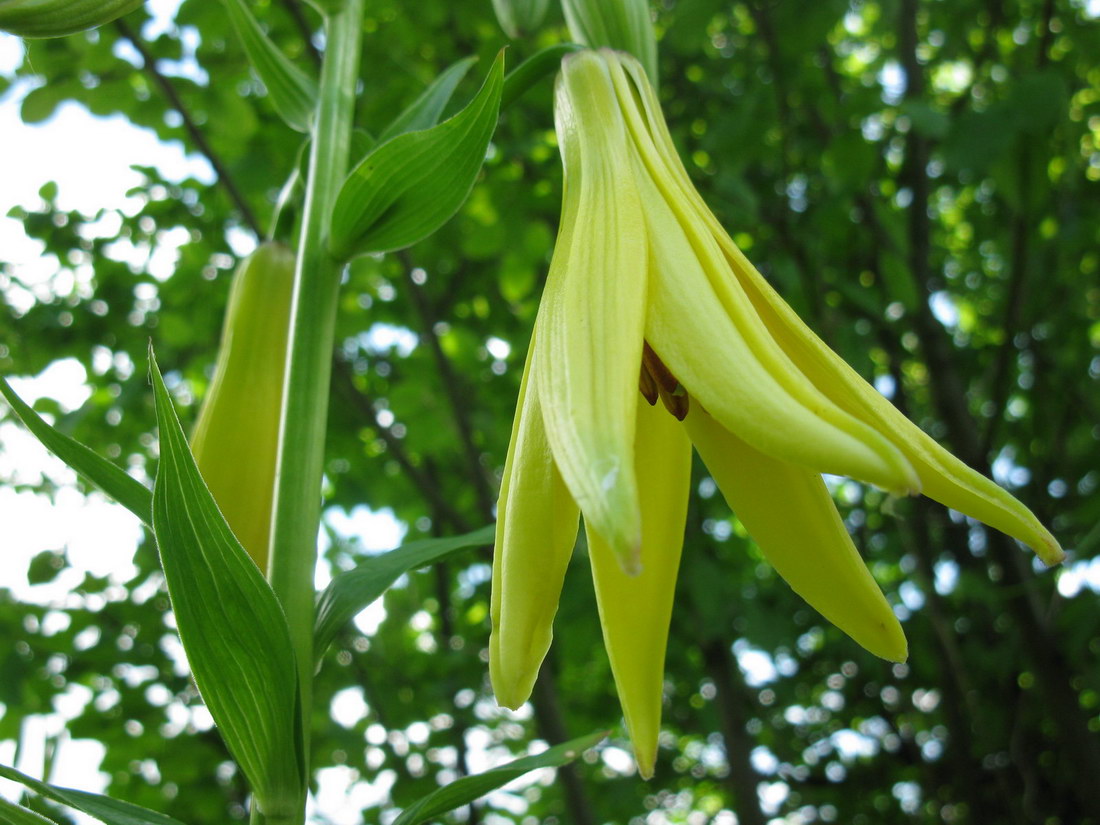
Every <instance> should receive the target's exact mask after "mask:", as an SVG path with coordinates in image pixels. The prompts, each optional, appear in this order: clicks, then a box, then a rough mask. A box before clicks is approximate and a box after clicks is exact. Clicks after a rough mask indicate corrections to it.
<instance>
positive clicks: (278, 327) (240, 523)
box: [191, 243, 294, 570]
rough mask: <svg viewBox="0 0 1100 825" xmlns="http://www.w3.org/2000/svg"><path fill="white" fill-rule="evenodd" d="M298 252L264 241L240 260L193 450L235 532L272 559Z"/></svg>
mask: <svg viewBox="0 0 1100 825" xmlns="http://www.w3.org/2000/svg"><path fill="white" fill-rule="evenodd" d="M293 286H294V253H293V252H291V251H290V249H288V248H287V247H285V246H283V245H282V244H278V243H265V244H262V245H261V246H260V247H259V248H258V249H257V250H256V251H255V252H253V253H252V254H251V255H249V256H248V258H246V259H245V260H244V261H243V262H242V263H241V265H240V266H239V267H238V268H237V272H236V274H235V275H234V281H233V286H232V290H231V291H230V294H229V307H228V309H227V310H226V315H225V326H224V327H223V329H222V340H221V348H220V349H219V351H218V360H217V364H216V366H215V369H214V381H213V383H212V384H211V386H210V389H209V391H208V392H207V394H206V398H205V400H204V401H203V405H202V410H201V411H200V412H199V420H198V422H197V423H196V425H195V431H194V434H193V435H192V438H191V452H192V453H194V456H195V461H196V463H197V464H198V466H199V472H200V473H202V477H203V480H204V481H205V482H206V485H207V486H208V487H209V488H210V492H211V493H212V494H213V495H214V500H215V501H216V502H217V504H218V507H219V509H221V511H222V515H224V516H225V519H226V521H228V522H229V526H230V528H232V530H233V534H234V535H235V536H236V537H237V540H238V541H239V542H240V543H241V546H243V547H244V549H245V550H247V551H248V554H249V555H250V556H251V557H252V560H253V561H255V562H256V565H257V566H258V567H259V568H260V569H261V570H264V569H265V568H266V566H267V552H268V538H269V535H270V529H271V508H272V500H273V497H274V488H275V466H276V461H275V459H276V453H277V451H278V444H279V414H280V408H281V406H282V399H283V371H284V369H285V367H286V348H287V334H288V329H289V323H290V301H291V292H292V290H293Z"/></svg>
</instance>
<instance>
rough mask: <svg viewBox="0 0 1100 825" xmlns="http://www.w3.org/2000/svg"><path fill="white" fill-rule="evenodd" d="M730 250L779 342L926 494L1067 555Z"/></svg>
mask: <svg viewBox="0 0 1100 825" xmlns="http://www.w3.org/2000/svg"><path fill="white" fill-rule="evenodd" d="M727 254H728V255H729V257H730V260H731V262H732V263H733V265H734V267H735V271H737V273H738V275H739V276H740V277H741V278H742V279H743V281H744V282H745V283H746V284H749V285H750V286H751V287H752V288H753V289H754V291H755V292H756V295H755V297H756V301H757V306H758V307H759V311H760V314H761V316H762V317H763V318H764V319H765V320H766V321H767V322H768V324H769V326H771V327H772V329H773V330H774V334H775V336H776V338H777V340H779V341H780V342H781V343H782V344H783V346H784V347H785V348H786V349H787V351H788V352H789V353H790V354H791V356H792V357H793V358H794V359H795V360H796V361H798V362H799V364H800V365H801V366H802V369H803V371H804V372H805V373H806V375H808V376H809V377H810V378H811V380H813V381H814V382H815V383H816V384H817V385H818V386H819V387H821V388H822V389H824V390H825V391H826V392H828V393H829V394H830V395H831V396H832V397H833V398H835V399H836V400H837V402H838V403H840V404H842V405H844V406H845V407H846V408H847V409H848V410H849V411H851V412H852V414H853V415H858V416H860V417H861V418H862V419H863V420H864V421H867V422H868V423H869V424H871V425H872V426H875V427H877V428H878V429H879V430H881V431H882V432H883V433H885V434H886V435H887V436H888V437H889V438H890V439H891V440H892V441H893V442H894V443H895V444H897V445H898V447H899V449H901V451H902V452H903V453H904V454H905V456H906V457H907V458H908V459H909V461H910V463H911V464H912V465H913V467H914V468H915V469H916V471H917V475H918V476H920V479H921V485H922V490H923V492H924V494H925V495H926V496H928V497H929V498H932V499H935V500H936V501H938V502H940V503H941V504H945V505H947V506H948V507H952V508H954V509H956V510H958V511H959V512H961V513H965V514H966V515H968V516H971V517H973V518H976V519H978V520H979V521H982V522H985V523H986V524H988V525H989V526H991V527H994V528H996V529H997V530H1000V531H1002V532H1004V533H1007V534H1008V535H1010V536H1012V537H1014V538H1017V539H1019V540H1020V541H1022V542H1023V543H1024V544H1027V545H1028V546H1029V547H1031V548H1032V549H1033V550H1035V552H1036V553H1037V554H1038V556H1039V558H1040V559H1042V560H1043V561H1044V562H1045V563H1047V564H1057V563H1058V562H1060V561H1062V559H1063V558H1064V557H1065V554H1064V553H1063V552H1062V548H1061V547H1060V546H1059V544H1058V541H1057V540H1056V539H1055V538H1054V536H1052V535H1051V534H1050V532H1049V531H1048V530H1047V529H1046V528H1045V527H1043V525H1042V524H1041V523H1040V522H1039V520H1038V519H1037V518H1036V517H1035V514H1034V513H1032V512H1031V510H1029V509H1028V508H1027V507H1025V506H1024V505H1023V504H1022V503H1021V502H1020V501H1019V500H1017V499H1016V498H1015V497H1014V496H1012V494H1010V493H1009V492H1008V491H1007V490H1005V489H1003V488H1002V487H1000V486H998V485H997V484H996V483H995V482H993V481H992V480H990V479H988V478H986V477H985V476H983V475H982V474H981V473H979V472H977V471H975V470H973V469H972V468H970V467H968V466H967V465H966V464H964V463H963V462H962V461H960V460H959V459H958V458H956V457H955V456H953V455H952V454H951V453H950V452H948V451H947V450H945V449H944V448H943V447H941V446H940V445H939V444H938V443H937V442H936V441H935V440H934V439H932V438H931V437H930V436H929V435H928V434H927V433H925V432H924V431H923V430H921V429H920V427H918V426H917V425H916V424H914V423H913V422H911V421H910V420H909V419H908V418H906V417H905V416H904V415H902V414H901V412H900V411H898V409H897V408H896V407H895V406H894V405H893V404H891V403H890V402H889V401H888V400H887V399H886V398H883V396H882V395H881V394H880V393H879V392H878V391H877V390H875V388H874V387H872V386H871V385H870V384H868V383H867V382H866V381H864V380H863V378H861V377H860V375H859V374H858V373H857V372H856V371H855V370H853V369H852V368H851V367H850V366H849V365H848V364H847V363H846V362H845V361H844V360H843V359H842V358H841V357H840V356H838V355H837V354H836V353H835V352H833V351H832V350H831V349H829V347H828V346H826V344H825V342H823V341H822V340H821V339H820V338H818V337H817V336H816V335H815V334H814V333H813V331H812V330H810V329H809V327H807V326H806V325H805V324H804V323H803V322H802V321H801V319H800V318H799V317H798V316H797V315H796V314H795V312H794V311H793V310H792V309H791V308H790V307H789V306H787V304H786V303H785V302H783V300H782V299H781V298H780V297H779V296H778V295H776V294H775V291H774V290H773V289H772V288H771V287H770V286H769V285H768V283H767V282H766V281H765V280H764V279H763V277H762V276H761V275H760V274H759V273H758V272H757V271H756V269H755V268H754V267H753V266H752V264H751V263H749V262H748V261H747V260H746V259H745V258H744V255H742V254H741V251H740V250H739V249H737V247H736V245H735V244H734V243H733V242H732V241H729V242H728V247H727Z"/></svg>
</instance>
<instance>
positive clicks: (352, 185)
mask: <svg viewBox="0 0 1100 825" xmlns="http://www.w3.org/2000/svg"><path fill="white" fill-rule="evenodd" d="M503 85H504V52H503V51H501V52H500V54H498V55H497V58H496V60H495V61H494V62H493V66H492V68H491V69H490V70H489V75H488V77H486V79H485V83H484V84H483V85H482V87H481V90H480V91H479V92H478V93H477V95H476V96H475V97H474V99H473V100H472V101H470V103H469V104H468V105H467V106H466V108H464V109H463V110H462V111H460V112H459V113H458V114H456V115H455V116H454V117H452V118H449V119H448V120H445V121H443V122H442V123H440V124H439V125H438V126H434V127H432V128H431V129H426V130H424V131H421V132H406V133H404V134H402V135H398V136H397V137H395V138H392V139H391V140H388V141H386V142H385V143H383V144H381V145H379V146H377V147H376V148H375V149H374V150H373V151H372V152H371V153H370V154H369V155H367V156H366V157H365V158H364V159H363V160H362V161H361V162H360V163H359V165H358V166H356V167H355V169H354V170H352V173H351V174H350V175H349V176H348V179H347V180H346V181H345V182H344V185H343V188H341V190H340V194H339V195H338V196H337V198H336V206H335V209H334V210H333V216H332V234H331V240H330V244H331V248H332V252H333V254H334V255H335V256H336V257H338V258H340V259H347V258H350V257H352V256H354V255H361V254H366V253H368V252H389V251H392V250H395V249H402V248H404V247H406V246H410V245H411V244H414V243H416V242H417V241H419V240H422V239H423V238H426V237H428V235H430V234H432V233H433V232H435V230H437V229H438V228H439V227H440V226H442V225H443V224H444V223H446V222H447V221H448V220H450V218H451V217H452V216H453V215H454V214H455V212H457V211H458V208H459V207H460V206H462V203H463V201H465V200H466V197H467V195H469V194H470V190H471V189H472V188H473V185H474V181H475V180H476V178H477V173H478V171H479V170H480V169H481V164H482V163H483V162H484V160H485V152H486V150H487V149H488V147H489V139H490V138H491V137H492V136H493V131H494V129H496V123H497V115H498V113H499V111H500V94H501V90H502V87H503Z"/></svg>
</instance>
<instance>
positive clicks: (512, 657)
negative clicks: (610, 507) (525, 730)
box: [489, 347, 579, 709]
mask: <svg viewBox="0 0 1100 825" xmlns="http://www.w3.org/2000/svg"><path fill="white" fill-rule="evenodd" d="M534 352H535V349H534V347H532V348H531V351H530V352H528V354H527V363H526V365H525V366H524V370H523V382H522V384H521V385H520V395H519V402H518V403H517V405H516V418H515V421H514V422H513V425H512V439H511V443H510V444H509V445H508V458H507V461H506V462H505V465H504V480H503V482H502V483H501V487H500V499H499V500H498V502H497V529H496V543H495V546H494V548H493V585H492V595H491V598H490V611H489V612H490V618H491V621H492V633H491V635H490V636H489V677H490V680H491V681H492V685H493V692H494V693H495V694H496V697H497V701H498V702H499V703H500V704H502V705H504V706H505V707H509V708H513V709H515V708H518V707H519V706H520V705H522V704H523V703H524V702H526V701H527V698H528V697H529V696H530V695H531V689H532V688H533V687H534V684H535V678H536V677H537V676H538V672H539V667H540V665H541V664H542V660H543V659H544V658H545V656H546V651H547V650H549V649H550V641H551V639H552V638H553V624H554V615H555V614H556V613H557V610H558V599H559V598H560V596H561V587H562V581H563V580H564V578H565V571H566V568H567V567H568V566H569V559H570V557H571V556H572V554H573V545H574V544H575V543H576V540H577V526H578V520H579V512H578V510H577V506H576V504H574V503H573V499H572V497H571V496H570V494H569V490H568V489H567V488H566V486H565V484H564V482H563V481H562V479H561V475H560V474H559V473H558V470H557V467H555V465H554V459H553V456H552V455H551V453H550V445H549V443H548V442H547V440H546V430H545V428H544V427H543V422H542V412H541V410H540V408H539V397H538V392H537V390H536V388H535V385H534V383H533V382H532V381H531V380H530V379H531V374H530V373H531V368H532V361H533V360H534V357H535V356H534Z"/></svg>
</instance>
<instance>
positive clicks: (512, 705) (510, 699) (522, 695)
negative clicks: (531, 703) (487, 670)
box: [489, 672, 534, 710]
mask: <svg viewBox="0 0 1100 825" xmlns="http://www.w3.org/2000/svg"><path fill="white" fill-rule="evenodd" d="M489 681H490V682H491V683H492V685H493V695H494V696H495V697H496V700H497V704H498V705H500V706H501V707H502V708H507V709H508V710H519V709H520V708H521V707H523V705H524V704H525V703H526V702H527V700H528V699H530V698H531V690H532V689H533V688H534V684H532V685H531V686H530V687H527V688H526V690H525V689H524V688H525V685H524V684H522V683H521V681H520V680H518V679H514V680H511V684H505V683H504V682H503V681H502V680H501V679H500V677H499V674H497V673H495V672H494V673H493V674H492V675H491V676H490V679H489ZM523 681H527V680H523ZM531 681H532V682H533V681H534V680H531Z"/></svg>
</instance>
